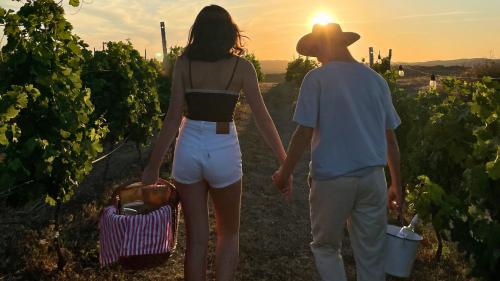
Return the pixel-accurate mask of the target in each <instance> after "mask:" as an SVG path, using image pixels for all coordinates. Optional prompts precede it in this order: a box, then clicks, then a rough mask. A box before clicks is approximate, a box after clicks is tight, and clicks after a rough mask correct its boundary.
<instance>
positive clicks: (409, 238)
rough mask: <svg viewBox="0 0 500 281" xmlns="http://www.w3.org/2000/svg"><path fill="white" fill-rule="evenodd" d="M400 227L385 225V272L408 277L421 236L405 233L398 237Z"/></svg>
mask: <svg viewBox="0 0 500 281" xmlns="http://www.w3.org/2000/svg"><path fill="white" fill-rule="evenodd" d="M400 230H401V227H400V226H395V225H387V232H386V236H387V241H386V259H385V272H386V273H387V274H390V275H393V276H397V277H409V276H410V273H411V269H412V267H413V262H414V261H415V257H416V256H417V248H418V244H419V242H420V241H421V240H422V236H420V235H418V234H416V233H415V232H411V231H406V232H405V237H401V236H398V233H399V231H400Z"/></svg>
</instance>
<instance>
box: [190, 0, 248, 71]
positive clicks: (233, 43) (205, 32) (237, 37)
mask: <svg viewBox="0 0 500 281" xmlns="http://www.w3.org/2000/svg"><path fill="white" fill-rule="evenodd" d="M242 37H244V36H242V35H241V34H240V30H239V28H238V26H237V25H236V24H235V23H234V22H233V19H232V18H231V15H230V14H229V13H228V12H227V11H226V10H225V9H224V8H222V7H221V6H217V5H210V6H206V7H204V8H203V9H202V10H201V11H200V13H199V14H198V16H196V20H195V21H194V24H193V26H192V27H191V29H190V31H189V39H188V44H187V46H186V48H185V49H184V52H183V56H185V57H187V58H188V59H191V60H201V61H217V60H220V59H225V58H230V57H231V55H242V54H244V52H245V49H243V45H242Z"/></svg>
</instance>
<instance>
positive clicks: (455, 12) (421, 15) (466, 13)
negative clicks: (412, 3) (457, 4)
mask: <svg viewBox="0 0 500 281" xmlns="http://www.w3.org/2000/svg"><path fill="white" fill-rule="evenodd" d="M478 13H479V12H474V11H451V12H439V13H428V14H414V15H405V16H399V17H395V18H394V19H413V18H428V17H446V16H460V15H473V14H478Z"/></svg>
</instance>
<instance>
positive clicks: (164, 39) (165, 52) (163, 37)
mask: <svg viewBox="0 0 500 281" xmlns="http://www.w3.org/2000/svg"><path fill="white" fill-rule="evenodd" d="M160 32H161V44H162V47H163V69H164V70H165V73H168V72H167V71H166V70H167V67H168V65H167V55H168V50H167V35H166V33H165V22H163V21H162V22H160Z"/></svg>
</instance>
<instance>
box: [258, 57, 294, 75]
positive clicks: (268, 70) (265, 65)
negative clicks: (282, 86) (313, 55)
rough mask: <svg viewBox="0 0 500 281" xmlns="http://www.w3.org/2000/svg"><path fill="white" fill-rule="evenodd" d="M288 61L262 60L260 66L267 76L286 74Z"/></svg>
mask: <svg viewBox="0 0 500 281" xmlns="http://www.w3.org/2000/svg"><path fill="white" fill-rule="evenodd" d="M287 65H288V61H286V60H261V61H260V66H261V67H262V72H264V73H265V74H276V73H285V72H286V67H287Z"/></svg>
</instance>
